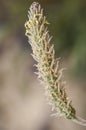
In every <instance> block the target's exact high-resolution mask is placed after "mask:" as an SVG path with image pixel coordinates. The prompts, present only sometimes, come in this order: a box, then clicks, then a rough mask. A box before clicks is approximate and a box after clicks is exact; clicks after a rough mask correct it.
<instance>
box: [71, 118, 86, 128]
mask: <svg viewBox="0 0 86 130" xmlns="http://www.w3.org/2000/svg"><path fill="white" fill-rule="evenodd" d="M72 121H73V122H75V123H77V124H79V125H82V126H86V120H84V119H82V118H81V117H78V116H76V118H75V119H72Z"/></svg>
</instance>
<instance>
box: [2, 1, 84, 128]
mask: <svg viewBox="0 0 86 130" xmlns="http://www.w3.org/2000/svg"><path fill="white" fill-rule="evenodd" d="M32 2H33V0H0V68H1V69H0V88H1V92H0V93H1V95H2V96H1V99H0V100H1V101H2V98H3V95H5V94H3V93H4V91H5V89H3V86H5V87H4V88H6V85H3V84H4V83H3V82H5V78H6V79H7V77H9V72H11V75H15V76H14V77H16V75H18V78H19V76H21V71H22V69H24V71H25V73H24V72H22V75H23V77H22V78H20V79H19V81H18V84H17V86H18V88H19V90H22V91H23V92H21V93H24V92H25V94H26V92H27V90H28V86H31V83H30V82H31V75H32V78H33V77H34V74H33V73H32V72H33V71H34V69H33V66H32V65H33V62H34V61H33V60H32V59H31V57H29V55H30V52H31V48H30V46H29V44H28V40H27V37H26V36H25V27H24V23H25V21H26V20H27V12H28V9H29V6H30V5H31V3H32ZM38 2H40V4H41V5H42V7H43V8H44V13H45V15H46V16H47V19H48V21H49V23H50V25H49V30H50V34H51V35H53V40H52V43H53V44H54V45H55V50H56V55H57V57H62V63H63V65H64V66H65V67H67V68H68V70H67V73H68V74H67V79H68V80H69V81H71V83H72V84H71V85H70V86H72V87H73V88H74V86H78V87H76V88H77V89H76V91H77V90H78V89H79V90H80V91H81V94H82V95H84V97H82V99H81V101H82V100H83V98H84V100H83V101H85V98H86V97H85V92H86V80H85V79H86V0H38ZM9 57H11V58H9ZM27 60H28V61H27ZM28 62H29V63H28ZM9 63H10V64H11V63H12V64H11V65H9ZM3 66H5V67H4V68H3V69H2V67H3ZM7 66H9V71H8V70H7ZM10 66H11V67H12V68H11V67H10ZM21 66H22V67H21ZM23 66H24V67H23ZM28 66H29V67H28ZM20 68H21V69H20ZM28 68H30V69H29V70H30V72H29V71H28ZM11 69H12V70H11ZM2 70H3V72H2ZM15 70H16V71H15ZM5 73H6V74H7V75H6V74H5ZM14 73H15V74H14ZM26 73H28V74H26ZM24 74H25V76H26V77H25V76H24ZM29 75H30V77H29ZM6 76H7V77H6ZM14 77H13V78H12V76H10V78H9V82H10V80H11V78H12V80H13V81H14ZM28 77H29V78H28ZM24 78H25V79H24ZM12 80H11V81H12ZM21 80H22V83H20V82H21ZM32 80H33V79H32ZM7 81H8V79H7V80H6V84H7V83H8V82H7ZM15 82H16V80H15ZM28 82H29V83H28ZM73 83H74V84H73ZM13 84H14V83H13ZM21 84H22V85H21ZM28 84H29V85H28ZM76 84H77V85H76ZM8 86H9V85H8ZM10 86H11V85H10ZM19 86H20V87H19ZM6 91H7V90H6ZM69 91H72V88H71V89H70V88H69ZM74 91H75V89H74V90H73V92H74ZM70 94H71V92H70ZM78 94H79V93H78ZM75 95H76V94H75ZM71 97H72V94H71ZM75 97H76V96H75ZM77 99H78V98H77ZM74 100H75V98H74ZM2 102H3V101H2ZM75 104H76V102H75ZM83 104H84V106H86V103H84V102H83ZM83 104H82V105H83ZM80 105H81V104H80ZM80 105H79V104H78V103H77V105H76V108H78V106H79V107H80ZM84 106H83V107H84ZM78 109H79V108H78ZM85 109H86V108H83V112H82V116H84V114H85V115H86V110H85ZM0 110H1V114H2V110H3V109H1V108H0ZM79 112H80V111H79ZM3 113H4V112H3ZM2 117H3V114H2ZM84 117H85V116H84ZM1 121H2V122H4V121H3V120H2V118H1ZM9 124H10V123H9ZM2 126H3V125H1V129H0V130H2V128H3V130H5V128H4V127H2ZM9 126H10V125H9ZM8 129H9V127H8ZM8 129H7V128H6V130H8ZM10 129H11V128H10ZM69 129H70V127H69ZM69 129H66V130H69ZM78 129H80V130H84V128H81V127H80V128H79V127H78ZM11 130H16V128H15V129H11ZM26 130H27V129H26ZM44 130H45V129H44ZM60 130H61V129H60ZM70 130H71V129H70ZM73 130H74V127H73Z"/></svg>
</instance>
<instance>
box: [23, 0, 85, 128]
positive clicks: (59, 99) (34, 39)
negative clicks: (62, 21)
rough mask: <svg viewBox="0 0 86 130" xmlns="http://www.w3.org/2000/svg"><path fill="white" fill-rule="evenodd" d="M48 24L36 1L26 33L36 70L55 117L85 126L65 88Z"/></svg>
mask: <svg viewBox="0 0 86 130" xmlns="http://www.w3.org/2000/svg"><path fill="white" fill-rule="evenodd" d="M48 24H49V23H48V21H47V19H46V17H45V16H44V14H43V9H41V6H40V4H39V3H38V2H33V3H32V5H31V6H30V9H29V11H28V20H27V21H26V23H25V28H26V33H25V34H26V36H27V37H28V39H29V43H30V45H31V48H32V57H33V58H34V60H36V61H37V63H36V65H35V66H36V67H37V72H35V73H36V74H37V76H38V78H39V80H40V82H41V83H43V84H44V89H45V95H46V99H47V102H48V104H50V105H51V109H52V115H53V116H54V117H56V116H57V115H58V116H63V117H65V118H67V119H70V120H72V121H74V122H76V123H78V124H80V125H83V126H86V121H85V120H83V119H81V118H78V117H77V116H76V110H75V109H74V107H73V106H72V104H71V100H70V99H69V98H68V96H67V93H66V91H65V83H64V82H65V81H63V78H62V77H63V73H62V72H63V70H64V68H61V67H60V64H59V62H60V60H59V58H56V57H55V49H54V45H52V44H51V43H50V42H51V39H52V37H51V36H50V34H49V30H48V28H47V25H48ZM53 112H54V113H53ZM52 115H51V116H52Z"/></svg>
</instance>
